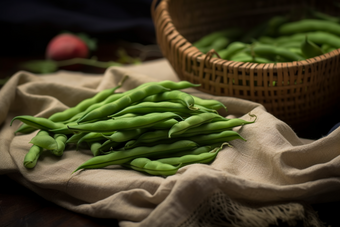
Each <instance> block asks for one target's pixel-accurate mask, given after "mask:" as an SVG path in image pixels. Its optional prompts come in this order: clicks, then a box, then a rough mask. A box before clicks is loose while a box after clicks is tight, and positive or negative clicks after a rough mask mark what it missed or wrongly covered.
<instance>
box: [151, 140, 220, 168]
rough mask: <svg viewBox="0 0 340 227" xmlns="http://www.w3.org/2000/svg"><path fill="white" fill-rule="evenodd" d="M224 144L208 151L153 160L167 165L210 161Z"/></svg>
mask: <svg viewBox="0 0 340 227" xmlns="http://www.w3.org/2000/svg"><path fill="white" fill-rule="evenodd" d="M223 146H224V144H223V145H222V146H220V147H215V148H214V149H212V150H210V151H209V152H203V153H200V154H186V155H183V156H180V157H170V158H162V159H156V160H155V161H158V162H161V163H164V164H169V165H174V166H176V165H181V166H185V165H190V164H194V163H210V162H212V161H213V160H214V159H215V158H216V156H217V154H218V153H219V151H220V150H222V148H223Z"/></svg>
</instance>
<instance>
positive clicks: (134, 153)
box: [74, 140, 197, 172]
mask: <svg viewBox="0 0 340 227" xmlns="http://www.w3.org/2000/svg"><path fill="white" fill-rule="evenodd" d="M196 147H197V143H194V142H192V141H189V140H181V141H177V142H175V143H173V144H158V145H156V146H153V147H136V148H133V149H130V150H123V151H116V152H112V153H109V154H106V155H100V156H96V157H93V158H91V159H89V160H88V161H86V162H84V163H83V164H81V165H80V166H79V167H78V168H77V169H76V170H75V171H74V172H76V171H78V170H80V169H95V168H103V167H106V166H109V165H121V164H123V163H126V162H128V161H131V160H133V159H134V158H139V157H152V156H155V155H159V154H170V153H175V152H179V151H183V150H192V149H195V148H196Z"/></svg>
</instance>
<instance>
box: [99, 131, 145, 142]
mask: <svg viewBox="0 0 340 227" xmlns="http://www.w3.org/2000/svg"><path fill="white" fill-rule="evenodd" d="M146 130H147V129H146V128H137V129H132V130H124V131H116V132H114V133H112V134H111V135H109V136H107V135H104V134H102V136H103V137H104V138H106V139H108V140H110V141H115V142H126V141H128V140H132V139H134V138H136V137H137V136H139V135H141V134H142V133H144V132H145V131H146Z"/></svg>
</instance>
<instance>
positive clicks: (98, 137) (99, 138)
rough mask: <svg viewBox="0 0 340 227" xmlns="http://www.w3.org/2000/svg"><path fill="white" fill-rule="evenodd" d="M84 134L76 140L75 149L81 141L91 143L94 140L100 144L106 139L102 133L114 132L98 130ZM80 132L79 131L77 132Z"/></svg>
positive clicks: (109, 133)
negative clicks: (100, 131)
mask: <svg viewBox="0 0 340 227" xmlns="http://www.w3.org/2000/svg"><path fill="white" fill-rule="evenodd" d="M85 133H86V135H84V136H83V137H81V138H80V139H79V141H78V142H77V150H78V148H79V146H80V144H81V143H83V142H84V143H87V144H92V143H94V142H98V143H100V144H101V142H103V141H104V140H107V139H106V138H105V137H104V136H103V135H111V134H112V133H114V132H107V133H99V132H85ZM79 134H80V133H79Z"/></svg>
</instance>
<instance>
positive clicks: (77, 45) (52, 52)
mask: <svg viewBox="0 0 340 227" xmlns="http://www.w3.org/2000/svg"><path fill="white" fill-rule="evenodd" d="M88 55H89V48H88V46H87V45H86V43H85V42H84V41H83V40H82V39H81V38H79V37H78V36H76V35H73V34H67V33H65V34H60V35H57V36H55V37H54V38H53V39H52V40H51V41H50V42H49V44H48V46H47V49H46V58H47V59H51V60H55V61H61V60H68V59H72V58H87V57H88Z"/></svg>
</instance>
